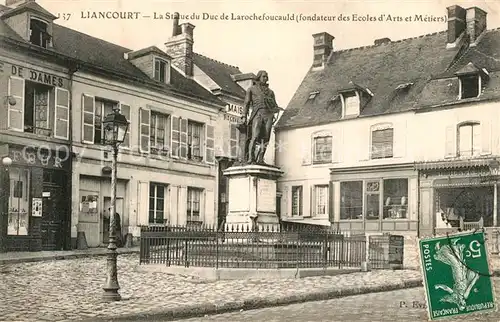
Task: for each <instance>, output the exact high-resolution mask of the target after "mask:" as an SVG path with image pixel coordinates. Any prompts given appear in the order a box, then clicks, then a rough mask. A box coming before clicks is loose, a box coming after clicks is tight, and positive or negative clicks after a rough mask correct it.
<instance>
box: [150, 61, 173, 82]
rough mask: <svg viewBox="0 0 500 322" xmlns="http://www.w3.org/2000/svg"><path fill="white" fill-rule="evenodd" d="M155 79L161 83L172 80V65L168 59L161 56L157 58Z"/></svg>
mask: <svg viewBox="0 0 500 322" xmlns="http://www.w3.org/2000/svg"><path fill="white" fill-rule="evenodd" d="M154 77H155V80H157V81H159V82H161V83H169V82H170V67H169V64H168V62H167V61H165V60H163V59H159V58H155V71H154Z"/></svg>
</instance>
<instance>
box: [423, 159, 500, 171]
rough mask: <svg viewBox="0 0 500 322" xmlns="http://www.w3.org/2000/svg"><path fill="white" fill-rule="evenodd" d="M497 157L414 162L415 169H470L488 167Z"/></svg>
mask: <svg viewBox="0 0 500 322" xmlns="http://www.w3.org/2000/svg"><path fill="white" fill-rule="evenodd" d="M496 160H497V159H496V158H494V157H488V158H474V159H470V158H469V159H458V158H454V159H448V160H437V161H423V162H415V169H416V170H423V171H425V170H443V169H450V170H451V169H464V168H465V169H470V168H483V167H487V168H489V167H490V165H491V164H492V162H495V161H496Z"/></svg>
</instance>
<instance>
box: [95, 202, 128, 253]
mask: <svg viewBox="0 0 500 322" xmlns="http://www.w3.org/2000/svg"><path fill="white" fill-rule="evenodd" d="M103 203H104V204H103V211H102V214H103V216H102V222H101V225H100V226H101V236H102V243H103V245H107V244H108V241H109V225H110V215H111V212H110V210H111V197H104V200H103ZM116 212H117V213H118V214H119V215H120V219H121V220H120V227H116V229H117V233H118V232H120V231H122V227H123V198H122V197H117V198H116ZM118 237H119V238H120V239H122V238H123V236H118Z"/></svg>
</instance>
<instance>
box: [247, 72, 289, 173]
mask: <svg viewBox="0 0 500 322" xmlns="http://www.w3.org/2000/svg"><path fill="white" fill-rule="evenodd" d="M268 80H269V77H268V75H267V72H266V71H264V70H261V71H259V72H258V73H257V76H256V77H255V79H254V81H253V85H252V86H251V87H250V88H249V89H248V90H247V93H246V97H245V102H244V104H243V116H242V117H241V120H240V124H239V126H238V129H239V131H240V132H241V135H240V138H241V141H243V142H241V143H242V144H244V147H243V149H242V150H243V155H242V156H241V157H240V158H241V159H243V162H245V161H246V163H248V164H255V163H257V164H264V155H265V153H266V149H267V146H268V144H269V140H270V138H271V131H272V127H273V124H274V121H275V119H274V116H275V114H276V113H278V112H279V111H280V110H282V109H281V108H280V107H278V104H277V103H276V99H275V96H274V92H273V91H272V90H271V89H270V88H269V85H268V83H267V82H268ZM250 107H251V108H252V113H251V115H250V117H248V111H249V110H250Z"/></svg>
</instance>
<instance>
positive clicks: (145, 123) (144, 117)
mask: <svg viewBox="0 0 500 322" xmlns="http://www.w3.org/2000/svg"><path fill="white" fill-rule="evenodd" d="M150 126H151V111H150V110H149V109H148V108H144V107H141V108H140V110H139V151H140V152H142V153H149V148H150V147H149V141H150V139H149V137H150V134H151V133H150V132H151V128H150Z"/></svg>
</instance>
